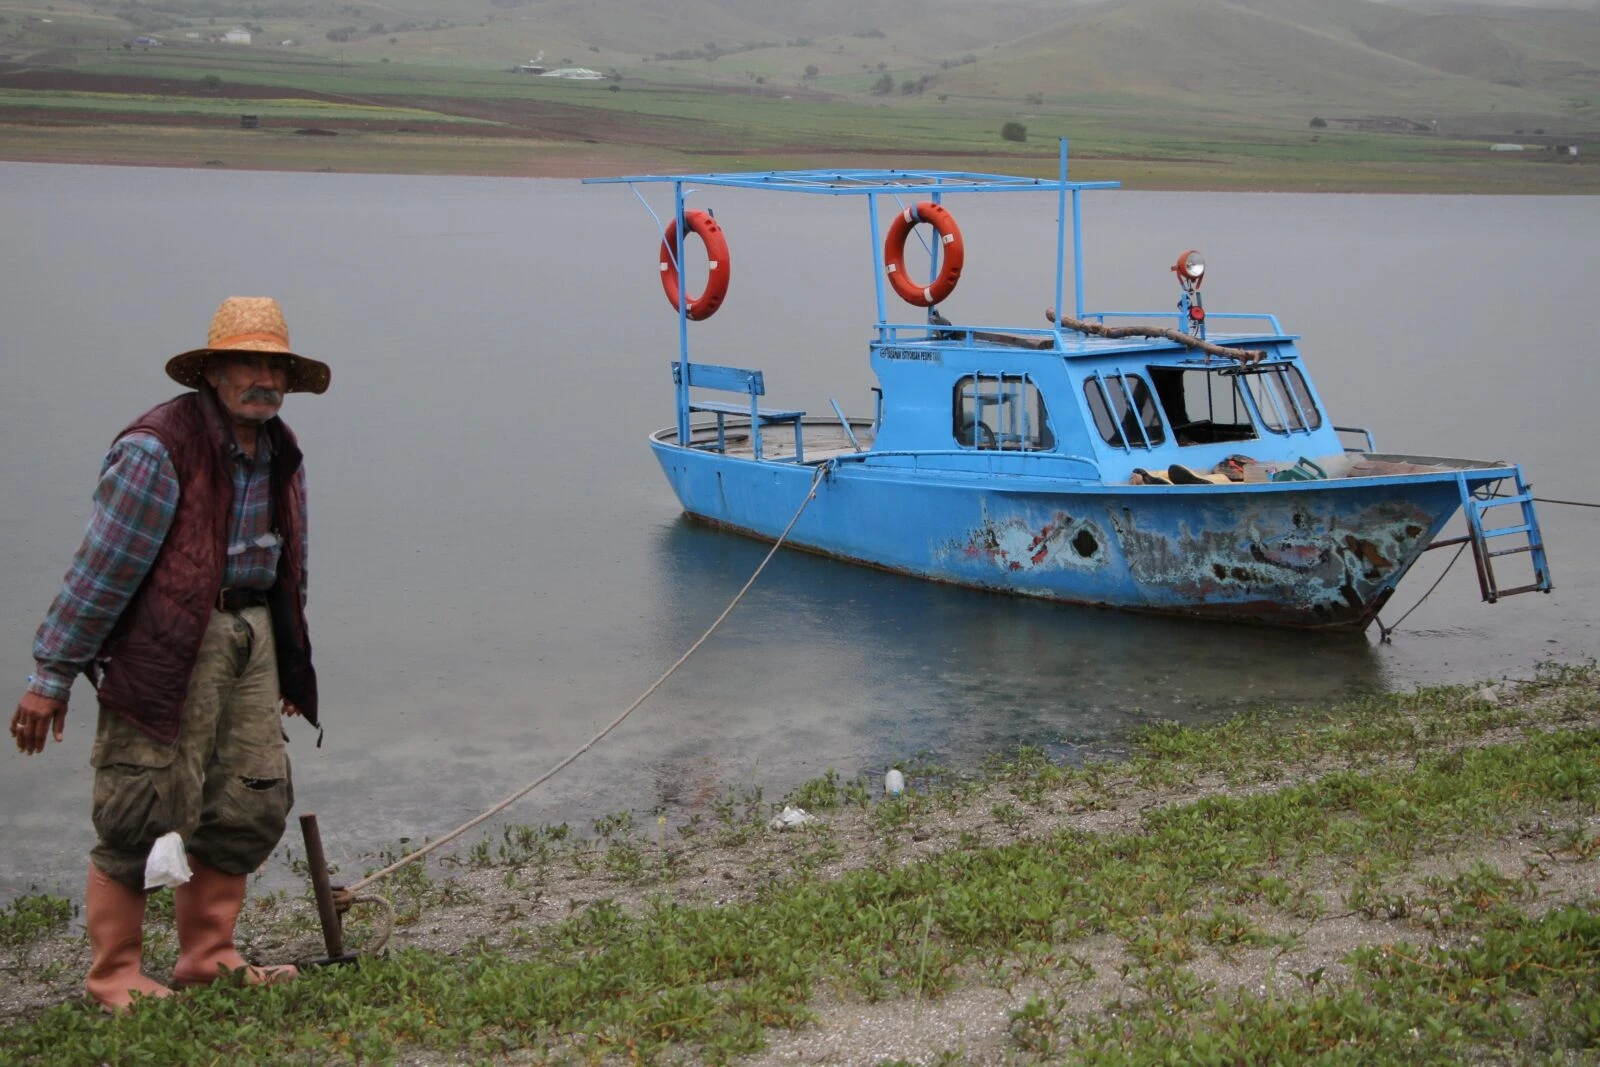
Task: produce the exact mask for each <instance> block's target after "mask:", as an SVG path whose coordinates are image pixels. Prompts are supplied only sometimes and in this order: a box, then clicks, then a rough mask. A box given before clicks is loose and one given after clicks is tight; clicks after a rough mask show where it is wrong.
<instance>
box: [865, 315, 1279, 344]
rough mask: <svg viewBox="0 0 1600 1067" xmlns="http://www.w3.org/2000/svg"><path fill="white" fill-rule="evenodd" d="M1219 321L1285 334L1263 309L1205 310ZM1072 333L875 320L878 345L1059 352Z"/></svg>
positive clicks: (1096, 317) (1209, 318)
mask: <svg viewBox="0 0 1600 1067" xmlns="http://www.w3.org/2000/svg"><path fill="white" fill-rule="evenodd" d="M1172 317H1173V315H1172V312H1170V311H1091V312H1086V313H1085V314H1084V316H1083V318H1084V319H1085V320H1086V321H1090V322H1096V323H1099V324H1100V325H1105V322H1106V320H1107V319H1122V320H1129V319H1143V320H1146V321H1155V322H1160V321H1161V320H1163V319H1171V318H1172ZM1218 320H1221V321H1225V322H1229V323H1247V322H1258V323H1260V324H1261V325H1262V329H1260V330H1254V331H1248V332H1250V333H1252V334H1255V333H1260V334H1263V335H1270V336H1273V337H1282V336H1283V335H1284V334H1283V327H1282V326H1281V325H1279V323H1278V317H1277V316H1276V315H1272V314H1268V313H1265V312H1251V311H1216V312H1208V313H1207V315H1206V321H1207V322H1208V323H1209V322H1215V321H1218ZM1184 325H1185V324H1184V323H1183V321H1182V319H1180V320H1179V325H1178V328H1179V329H1183V328H1184ZM1075 333H1076V331H1074V330H1071V329H1061V330H1056V329H1052V328H1049V327H1044V328H1039V327H1029V326H966V325H959V324H956V323H945V322H938V323H927V322H880V323H878V341H879V343H880V344H886V345H893V344H904V343H908V342H927V341H955V342H958V343H965V344H969V345H970V344H995V345H1009V346H1011V347H1015V348H1023V349H1028V348H1032V349H1038V350H1040V351H1057V352H1060V351H1065V350H1066V349H1065V347H1064V346H1063V345H1062V344H1061V338H1062V337H1063V336H1068V335H1073V334H1075Z"/></svg>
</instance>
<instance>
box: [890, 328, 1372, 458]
mask: <svg viewBox="0 0 1600 1067" xmlns="http://www.w3.org/2000/svg"><path fill="white" fill-rule="evenodd" d="M1272 325H1274V326H1275V325H1276V324H1275V323H1273V324H1272ZM912 333H914V331H913V330H911V329H909V328H906V329H901V328H894V327H890V328H888V329H887V330H886V334H888V336H886V337H885V338H884V339H883V340H880V341H878V342H875V343H874V344H873V345H872V367H873V370H874V372H875V373H876V374H877V377H878V381H879V382H880V383H881V385H882V389H883V393H884V395H886V396H889V397H891V398H892V403H888V404H886V405H884V407H883V410H882V413H881V421H880V422H879V425H878V426H877V435H876V439H875V442H874V448H875V450H878V451H889V452H920V453H924V454H926V453H928V452H930V451H948V452H949V453H950V458H951V465H952V466H954V467H964V466H969V465H970V464H969V463H966V462H963V461H962V458H961V457H962V456H963V455H968V456H983V462H982V464H981V466H982V469H985V470H992V471H1001V470H1005V469H1007V467H1008V466H1009V467H1013V468H1014V469H1015V470H1016V471H1017V473H1024V472H1026V471H1027V470H1028V469H1029V464H1028V457H1031V456H1034V455H1039V454H1048V455H1052V456H1060V457H1077V458H1081V459H1087V460H1090V461H1092V462H1093V464H1094V466H1095V467H1096V468H1097V469H1098V471H1099V475H1100V478H1099V480H1102V481H1104V482H1107V483H1111V482H1126V481H1130V480H1131V481H1137V480H1139V478H1138V476H1137V475H1136V474H1135V472H1136V471H1159V472H1165V471H1166V470H1167V469H1168V468H1169V466H1171V465H1172V464H1180V465H1182V466H1183V467H1185V468H1188V469H1191V470H1196V471H1207V472H1209V471H1211V470H1213V469H1214V468H1216V467H1219V466H1221V465H1223V464H1224V463H1225V462H1226V461H1227V460H1228V459H1229V458H1230V457H1236V456H1242V457H1246V458H1248V459H1250V460H1253V461H1255V463H1257V464H1261V465H1263V466H1267V467H1271V466H1277V467H1293V466H1294V465H1295V464H1296V463H1298V462H1299V461H1300V460H1301V458H1302V457H1307V458H1315V457H1328V456H1337V455H1339V454H1341V453H1342V452H1343V450H1344V446H1343V445H1342V443H1341V439H1340V437H1339V433H1338V432H1337V431H1336V430H1335V428H1334V426H1333V424H1332V422H1331V420H1330V419H1328V418H1327V416H1326V415H1325V414H1324V412H1323V408H1322V403H1321V400H1320V399H1319V398H1318V397H1317V395H1316V392H1315V390H1314V388H1313V386H1312V384H1311V381H1310V378H1309V376H1308V375H1307V374H1306V371H1305V368H1304V366H1303V365H1302V364H1301V361H1300V357H1299V353H1298V351H1297V350H1296V348H1295V339H1294V338H1293V337H1291V336H1287V335H1284V334H1283V333H1281V332H1279V331H1277V330H1276V329H1274V330H1273V331H1272V332H1270V333H1260V334H1239V335H1229V336H1227V337H1226V338H1219V341H1220V342H1221V343H1223V344H1227V345H1238V346H1241V347H1243V346H1248V347H1249V348H1250V349H1253V350H1256V351H1259V352H1263V353H1265V355H1264V356H1263V357H1262V358H1261V359H1259V360H1255V361H1252V362H1249V363H1246V364H1241V363H1238V362H1236V361H1234V360H1230V359H1224V358H1221V357H1217V356H1206V355H1203V354H1200V353H1197V352H1195V351H1193V350H1192V349H1189V348H1186V347H1183V346H1181V345H1179V344H1176V343H1172V342H1167V341H1159V340H1156V341H1133V342H1130V341H1128V340H1126V339H1107V338H1097V337H1077V338H1073V337H1071V336H1065V335H1064V336H1062V340H1061V342H1060V343H1059V344H1058V343H1057V341H1056V336H1057V335H1056V334H1055V333H1054V332H1053V331H1044V330H1041V331H1039V333H1038V335H1037V336H1030V335H1024V334H1019V333H1015V332H1009V333H1004V334H1001V333H995V332H990V331H983V330H973V329H954V330H945V331H939V330H933V331H927V332H926V333H925V335H924V336H923V337H921V338H917V337H915V336H907V335H908V334H912ZM995 453H998V454H999V455H998V456H993V455H991V454H995ZM1002 457H1003V459H1007V460H1011V461H1012V462H1011V463H1009V464H1008V463H1006V462H1003V461H1002V462H1001V463H1000V464H999V465H997V464H996V463H995V462H992V461H991V460H992V459H999V458H1002ZM924 465H926V464H924Z"/></svg>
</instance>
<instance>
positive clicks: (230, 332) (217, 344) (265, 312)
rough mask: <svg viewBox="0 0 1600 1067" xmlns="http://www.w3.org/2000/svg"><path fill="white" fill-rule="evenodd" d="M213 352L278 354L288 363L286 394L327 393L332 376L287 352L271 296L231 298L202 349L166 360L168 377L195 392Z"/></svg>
mask: <svg viewBox="0 0 1600 1067" xmlns="http://www.w3.org/2000/svg"><path fill="white" fill-rule="evenodd" d="M215 352H278V353H281V354H282V355H283V356H285V357H286V358H287V360H288V363H289V381H288V391H289V392H291V393H323V392H327V389H328V383H329V382H330V381H331V380H332V379H333V372H332V371H330V370H329V369H328V365H327V364H326V363H322V362H320V361H318V360H315V359H307V358H306V357H305V356H301V355H296V354H295V353H294V352H291V351H290V350H289V327H288V325H287V324H286V323H285V322H284V321H283V309H282V308H281V307H279V306H278V302H277V301H276V300H274V299H272V297H270V296H230V297H228V299H226V300H224V301H223V302H222V306H221V307H219V308H217V313H216V314H215V315H213V316H212V317H211V331H210V332H209V333H208V334H206V345H205V347H204V348H196V349H191V350H190V351H188V352H183V353H180V354H179V355H176V356H173V357H172V358H171V359H169V360H167V377H169V378H171V379H172V380H173V381H175V382H177V383H178V384H179V385H184V386H188V387H189V388H190V389H198V388H199V387H200V383H201V382H202V381H204V380H205V374H204V372H205V367H206V357H207V356H210V355H211V354H212V353H215Z"/></svg>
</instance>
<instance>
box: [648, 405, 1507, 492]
mask: <svg viewBox="0 0 1600 1067" xmlns="http://www.w3.org/2000/svg"><path fill="white" fill-rule="evenodd" d="M850 426H851V430H852V431H853V432H854V433H855V438H856V439H855V443H854V444H852V443H851V441H850V438H849V436H848V435H847V434H846V433H845V432H844V427H843V426H842V425H841V424H840V423H839V420H837V419H827V418H817V419H805V420H804V421H803V427H804V428H803V430H802V431H801V438H802V443H803V447H804V453H805V455H804V459H803V462H804V464H805V465H806V466H813V465H815V464H818V463H822V462H824V461H826V460H829V459H832V458H834V457H835V456H843V455H852V454H854V453H856V452H857V451H858V448H857V447H856V446H857V445H859V446H860V448H859V451H862V452H865V451H870V450H871V448H872V445H873V441H874V440H875V432H874V430H873V427H872V424H871V423H870V422H868V421H867V420H865V419H862V420H855V419H852V420H851V423H850ZM653 436H654V438H655V439H656V440H657V441H661V442H663V443H666V444H671V443H674V441H675V439H676V436H677V432H676V430H674V429H673V428H671V427H667V428H665V429H662V430H659V431H657V432H656V433H655V434H654V435H653ZM794 437H795V435H794V426H793V424H792V423H777V424H773V425H767V426H763V427H761V451H762V456H763V458H764V459H767V460H771V461H775V462H789V463H792V462H793V461H794V454H795V449H794ZM690 440H691V444H692V446H693V447H694V448H698V449H706V450H712V451H714V450H715V449H716V447H717V427H716V424H715V423H709V422H708V423H696V424H695V425H694V426H693V428H692V434H691V438H690ZM723 441H724V446H725V448H726V454H727V455H729V456H731V457H735V458H738V459H754V458H755V448H754V447H753V444H752V441H751V437H750V422H749V420H748V419H743V420H728V422H727V426H726V429H725V431H724V433H723ZM1240 444H1241V446H1243V445H1245V444H1246V442H1240ZM1239 457H1240V459H1242V460H1246V461H1247V462H1242V463H1241V464H1239V465H1238V466H1237V467H1236V468H1234V473H1235V474H1239V475H1242V477H1241V478H1237V479H1232V480H1235V481H1243V482H1245V483H1254V482H1267V481H1272V480H1274V479H1273V475H1274V474H1275V473H1277V472H1279V471H1282V470H1284V469H1285V468H1286V467H1289V466H1292V464H1286V463H1278V462H1256V461H1253V460H1250V457H1249V453H1248V452H1247V451H1244V450H1243V448H1241V451H1240V453H1239ZM1312 459H1314V461H1315V463H1316V465H1317V467H1319V468H1320V469H1321V470H1322V471H1323V472H1325V474H1324V476H1325V477H1326V478H1327V479H1338V478H1382V477H1390V476H1394V475H1402V474H1440V473H1445V472H1450V471H1474V470H1494V469H1497V468H1501V467H1510V466H1512V464H1511V463H1510V462H1509V461H1497V460H1474V459H1449V458H1445V457H1440V456H1403V455H1396V454H1392V453H1386V452H1349V453H1345V454H1344V455H1340V456H1327V457H1312ZM1162 470H1164V468H1162ZM1193 470H1194V473H1196V474H1199V475H1202V476H1213V477H1214V476H1217V475H1218V474H1219V473H1220V472H1218V471H1214V470H1212V469H1210V468H1206V467H1195V468H1193ZM1219 480H1220V479H1219ZM1308 480H1322V478H1321V477H1315V478H1312V479H1308ZM1134 484H1140V483H1139V482H1138V481H1137V480H1135V482H1134ZM1145 484H1148V483H1145Z"/></svg>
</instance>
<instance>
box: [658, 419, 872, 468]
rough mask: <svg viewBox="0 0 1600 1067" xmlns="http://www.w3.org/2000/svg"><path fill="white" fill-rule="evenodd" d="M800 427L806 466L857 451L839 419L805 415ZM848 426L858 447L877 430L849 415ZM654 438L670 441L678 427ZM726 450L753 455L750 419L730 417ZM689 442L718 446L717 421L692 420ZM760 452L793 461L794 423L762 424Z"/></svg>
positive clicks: (741, 455) (869, 444)
mask: <svg viewBox="0 0 1600 1067" xmlns="http://www.w3.org/2000/svg"><path fill="white" fill-rule="evenodd" d="M801 424H802V426H803V429H802V430H801V435H800V436H801V443H802V449H803V451H804V453H805V456H804V462H805V464H806V465H807V466H811V465H813V464H817V463H821V462H823V461H824V460H828V459H832V458H833V457H834V456H840V455H852V454H854V453H855V452H856V448H855V446H854V445H852V444H851V443H850V438H849V436H848V435H847V434H846V433H845V432H844V426H843V425H842V424H841V423H840V422H839V420H838V419H826V418H818V419H804V420H802V423H801ZM850 429H851V431H852V432H854V433H855V435H856V442H857V443H858V444H859V445H860V446H861V451H867V450H868V449H870V448H871V447H872V442H873V441H874V440H875V439H876V434H875V432H874V430H873V428H872V423H871V422H869V421H867V420H866V419H860V420H857V419H851V420H850ZM654 436H655V438H656V440H658V441H664V442H668V443H671V442H673V441H675V440H676V438H677V431H676V430H674V429H672V428H670V427H669V428H667V429H664V430H661V431H659V432H658V433H656V434H655V435H654ZM723 439H724V442H725V445H726V448H727V454H728V455H730V456H737V457H739V458H741V459H754V458H755V446H754V444H753V442H752V441H751V439H750V420H749V419H748V418H746V419H742V420H735V419H729V420H728V424H727V431H726V432H725V433H724V435H723ZM689 440H690V443H691V445H692V446H693V447H695V448H702V449H705V448H709V449H712V450H715V449H716V447H717V424H716V423H714V422H711V423H695V424H694V426H693V427H692V430H691V433H690V437H689ZM761 454H762V458H763V459H768V460H780V461H783V462H790V463H792V462H793V461H794V424H793V423H787V422H785V423H776V424H772V425H768V426H763V427H761Z"/></svg>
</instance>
